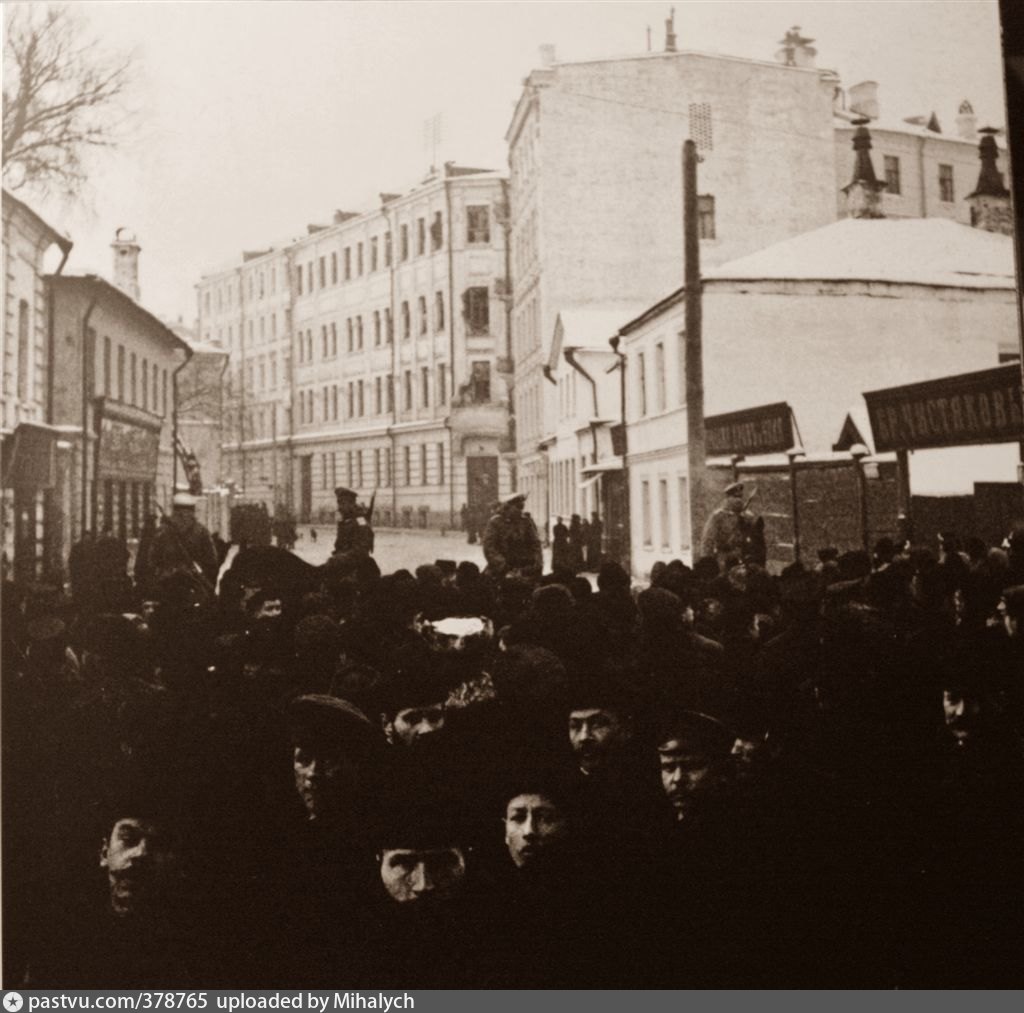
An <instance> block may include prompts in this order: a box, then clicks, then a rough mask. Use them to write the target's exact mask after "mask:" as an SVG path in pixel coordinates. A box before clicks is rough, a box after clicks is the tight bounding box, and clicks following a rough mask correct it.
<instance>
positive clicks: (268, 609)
mask: <svg viewBox="0 0 1024 1013" xmlns="http://www.w3.org/2000/svg"><path fill="white" fill-rule="evenodd" d="M283 612H284V605H283V604H282V602H281V599H280V598H267V599H266V600H265V601H264V602H263V603H262V604H261V605H260V607H259V608H258V609H257V611H256V621H257V622H259V621H260V620H261V619H280V618H281V614H282V613H283Z"/></svg>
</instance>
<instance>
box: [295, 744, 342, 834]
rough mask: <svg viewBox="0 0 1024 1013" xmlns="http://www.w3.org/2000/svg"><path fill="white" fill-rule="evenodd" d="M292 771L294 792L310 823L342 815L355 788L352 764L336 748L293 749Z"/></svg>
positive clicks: (307, 745)
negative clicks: (303, 806)
mask: <svg viewBox="0 0 1024 1013" xmlns="http://www.w3.org/2000/svg"><path fill="white" fill-rule="evenodd" d="M292 769H293V771H294V773H295V790H296V791H297V792H298V793H299V796H300V797H301V799H302V802H303V805H305V807H306V812H307V813H308V814H309V816H310V817H311V818H313V819H316V818H319V817H324V816H332V815H337V814H339V813H340V812H342V811H344V809H345V806H346V804H347V803H349V802H351V800H352V795H353V793H354V792H355V789H356V786H357V784H358V776H357V768H356V765H355V763H354V762H353V761H352V759H351V758H350V757H348V756H345V755H344V754H343V753H342V752H341V750H340V749H338V748H337V747H330V746H325V745H312V744H300V745H297V746H295V747H294V751H293V753H292Z"/></svg>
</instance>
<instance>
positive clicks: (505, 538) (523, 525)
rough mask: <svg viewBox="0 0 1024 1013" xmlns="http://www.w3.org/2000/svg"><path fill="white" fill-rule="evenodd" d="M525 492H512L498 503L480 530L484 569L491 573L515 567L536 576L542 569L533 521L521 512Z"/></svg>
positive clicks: (505, 571) (503, 572)
mask: <svg viewBox="0 0 1024 1013" xmlns="http://www.w3.org/2000/svg"><path fill="white" fill-rule="evenodd" d="M525 504H526V494H525V493H521V492H519V493H512V494H510V495H508V496H506V497H505V498H504V499H503V500H501V502H500V503H499V505H498V509H497V511H496V512H495V513H494V514H493V515H492V517H491V519H490V520H489V521H488V522H487V528H486V530H485V531H484V556H485V557H486V559H487V572H488V573H489V574H491V575H492V576H494V577H504V576H505V575H506V574H509V573H513V572H515V571H519V572H520V573H522V574H523V575H525V576H528V577H539V576H540V575H541V573H542V571H543V569H544V556H543V553H542V552H541V546H540V535H538V534H537V525H536V524H534V523H533V520H532V519H531V518H530V517H528V516H526V515H525V514H524V513H523V507H524V506H525Z"/></svg>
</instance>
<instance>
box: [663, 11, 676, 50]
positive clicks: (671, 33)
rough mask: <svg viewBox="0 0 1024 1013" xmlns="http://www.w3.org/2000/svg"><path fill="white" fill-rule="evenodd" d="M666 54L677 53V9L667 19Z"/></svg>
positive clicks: (670, 12)
mask: <svg viewBox="0 0 1024 1013" xmlns="http://www.w3.org/2000/svg"><path fill="white" fill-rule="evenodd" d="M665 52H666V53H675V52H677V50H676V9H675V7H673V8H672V9H671V10H670V11H669V13H668V17H667V18H665Z"/></svg>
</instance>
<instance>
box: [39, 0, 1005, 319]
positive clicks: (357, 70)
mask: <svg viewBox="0 0 1024 1013" xmlns="http://www.w3.org/2000/svg"><path fill="white" fill-rule="evenodd" d="M75 6H76V7H77V8H78V9H79V10H81V11H83V12H84V14H85V16H86V17H87V19H88V21H89V24H90V27H91V30H92V32H93V33H94V34H95V36H96V37H97V38H98V39H99V40H100V44H101V45H102V46H109V47H112V48H115V49H119V50H123V49H129V50H133V51H135V52H136V53H137V56H138V81H137V86H136V90H135V95H134V104H135V105H136V106H137V107H138V110H139V113H138V115H137V117H136V122H135V127H134V130H133V133H132V136H131V138H130V140H129V142H128V143H126V144H125V145H123V146H122V147H121V148H120V149H119V150H118V151H117V152H116V153H111V154H104V155H103V156H101V157H100V159H98V160H97V161H95V163H94V165H95V171H94V173H93V177H92V179H91V183H90V190H89V192H88V193H87V194H86V195H85V198H84V199H83V200H81V201H79V202H77V203H76V204H75V205H74V206H70V207H69V206H62V205H61V204H59V203H55V202H43V201H36V200H33V199H32V198H31V197H30V196H29V195H28V194H27V193H26V192H25V191H22V192H21V193H20V194H19V195H20V196H23V197H25V199H28V200H29V202H30V203H32V204H33V206H35V207H36V208H37V210H38V211H39V212H40V213H41V214H43V215H44V217H46V218H47V220H49V221H50V223H51V224H53V225H54V226H55V227H57V228H58V229H60V230H62V231H67V232H68V233H70V235H71V238H72V239H73V240H74V242H75V248H74V251H73V252H72V255H71V260H70V261H69V263H68V267H67V270H68V271H71V272H81V271H86V270H96V271H98V272H100V273H102V274H109V270H110V263H111V251H110V248H109V244H110V241H111V239H112V238H113V234H114V230H115V229H116V228H117V227H118V226H122V225H123V226H127V227H129V228H132V229H134V230H135V232H136V233H137V235H138V237H139V242H140V244H141V246H142V256H141V261H140V275H141V287H142V301H143V303H144V304H145V305H146V306H147V307H148V308H150V309H151V310H153V311H155V312H157V313H160V314H162V315H165V316H169V317H177V316H179V315H181V316H183V317H184V319H185V321H186V322H191V321H192V320H193V319H194V317H195V295H194V290H193V286H194V285H195V283H196V282H197V281H198V279H199V277H200V275H201V274H203V273H204V272H206V271H209V270H211V269H213V268H216V267H218V266H221V265H223V264H224V263H226V262H229V261H231V260H232V259H233V258H235V257H236V256H237V255H238V253H239V251H241V250H242V249H253V248H260V247H261V246H266V245H269V244H270V243H272V242H275V241H280V240H284V239H287V238H288V237H290V236H297V235H299V234H300V233H304V232H305V226H306V224H307V223H311V222H320V223H323V222H328V221H329V220H330V216H331V213H332V212H333V210H334V209H335V208H342V209H344V210H353V211H362V210H369V209H370V208H372V207H375V206H376V204H377V194H378V193H379V192H381V191H399V190H403V189H406V188H408V187H409V186H411V185H413V184H414V183H415V182H417V181H418V180H419V179H420V178H422V176H423V175H424V174H425V172H426V171H427V169H428V167H429V165H430V162H431V157H432V152H431V151H430V150H428V149H427V148H426V147H425V146H424V121H426V120H427V119H429V118H430V117H433V116H435V115H436V114H438V113H441V114H442V116H443V131H444V137H443V142H442V145H441V149H440V151H439V159H438V160H439V161H444V160H445V159H454V160H455V161H457V162H459V163H460V164H465V165H477V166H483V167H487V168H498V169H503V170H504V169H506V168H507V162H506V152H505V145H504V134H505V130H506V128H507V126H508V123H509V119H510V117H511V113H512V110H513V107H514V105H515V102H516V99H517V97H518V95H519V92H520V88H521V84H522V80H523V78H524V77H526V75H527V74H529V72H530V70H531V69H533V68H535V67H536V66H538V64H539V58H538V47H539V46H540V45H541V44H544V43H550V44H553V45H554V46H555V47H556V49H557V54H558V59H559V60H566V61H568V60H575V59H589V58H598V57H607V56H615V55H624V54H630V53H636V52H642V51H644V50H645V49H646V44H647V42H646V29H647V26H648V25H649V26H650V27H651V30H652V38H653V47H654V48H655V49H660V48H662V47H663V44H664V20H665V18H666V17H667V15H668V9H669V6H670V4H669V3H643V2H635V3H592V2H580V3H552V2H544V3H505V2H473V3H469V2H467V3H455V2H448V3H437V2H429V0H416V2H412V3H404V2H390V3H384V2H362V3H334V2H326V0H317V2H296V0H289V2H275V0H269V2H252V0H238V2H230V0H219V2H214V3H210V2H191V3H186V2H182V0H168V2H163V3H157V2H146V0H135V2H119V3H88V2H83V3H77V4H76V5H75ZM675 8H676V33H677V35H678V40H679V48H680V49H698V50H703V51H709V52H719V53H727V54H731V55H736V56H744V57H752V58H758V59H771V58H772V55H773V54H774V52H775V50H776V49H777V48H778V45H777V43H778V41H779V40H780V39H781V38H782V35H783V33H784V32H785V30H786V29H787V28H789V27H790V26H792V25H799V26H801V28H802V29H803V32H804V34H805V35H807V36H810V37H812V38H814V39H815V40H816V42H815V45H816V47H817V49H818V66H819V67H828V68H830V69H834V70H836V71H837V72H838V73H839V74H840V76H841V78H842V84H843V85H844V86H846V87H849V85H851V84H854V83H856V82H858V81H862V80H866V79H872V80H876V81H878V82H879V98H880V101H881V106H882V114H883V116H884V117H885V118H886V119H902V118H903V117H905V116H911V115H916V114H922V113H924V114H927V113H930V112H932V111H933V110H934V111H935V112H936V113H937V114H938V117H939V119H940V121H941V123H942V126H943V128H944V130H945V131H947V132H952V131H953V128H954V120H955V116H956V110H957V106H958V105H959V103H960V101H961V100H962V99H964V98H969V99H970V100H971V102H972V103H973V105H974V109H975V112H976V113H977V114H978V117H979V125H984V124H991V125H994V126H1003V125H1004V123H1005V112H1004V102H1003V91H1002V87H1003V86H1002V72H1001V64H1000V57H999V18H998V8H997V5H996V3H995V0H915V2H905V0H873V2H862V0H856V2H854V0H849V2H847V0H827V2H826V0H815V2H805V3H797V2H774V0H760V2H748V0H742V2H741V0H736V2H732V0H713V2H698V0H676V2H675Z"/></svg>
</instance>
